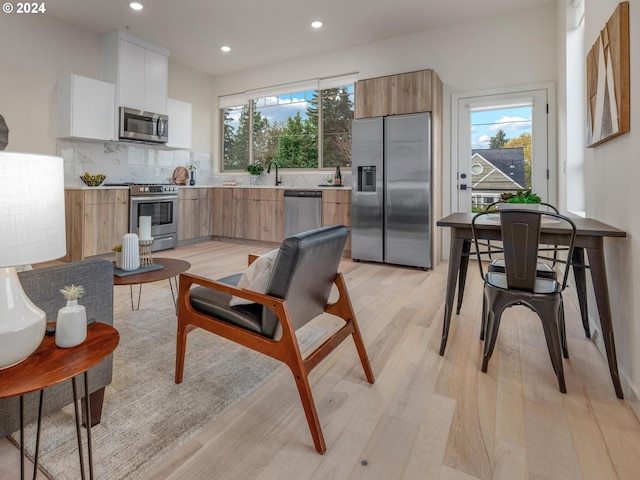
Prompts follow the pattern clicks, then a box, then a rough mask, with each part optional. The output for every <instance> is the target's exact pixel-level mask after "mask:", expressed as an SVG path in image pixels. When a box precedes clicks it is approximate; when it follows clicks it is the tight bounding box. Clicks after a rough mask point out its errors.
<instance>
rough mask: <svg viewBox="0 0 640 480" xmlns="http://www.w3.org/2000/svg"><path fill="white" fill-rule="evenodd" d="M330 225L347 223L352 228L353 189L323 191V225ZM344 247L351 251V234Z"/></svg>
mask: <svg viewBox="0 0 640 480" xmlns="http://www.w3.org/2000/svg"><path fill="white" fill-rule="evenodd" d="M328 225H345V226H347V227H349V228H351V190H324V191H323V192H322V226H323V227H326V226H328ZM344 249H345V250H346V251H351V234H349V238H348V239H347V244H346V246H345V247H344Z"/></svg>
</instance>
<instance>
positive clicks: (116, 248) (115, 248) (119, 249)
mask: <svg viewBox="0 0 640 480" xmlns="http://www.w3.org/2000/svg"><path fill="white" fill-rule="evenodd" d="M111 251H112V252H116V268H120V267H121V266H122V244H118V245H114V246H113V247H111Z"/></svg>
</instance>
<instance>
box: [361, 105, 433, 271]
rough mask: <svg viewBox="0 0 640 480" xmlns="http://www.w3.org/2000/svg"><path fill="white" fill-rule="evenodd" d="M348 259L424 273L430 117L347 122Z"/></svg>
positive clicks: (428, 211) (428, 212)
mask: <svg viewBox="0 0 640 480" xmlns="http://www.w3.org/2000/svg"><path fill="white" fill-rule="evenodd" d="M352 156H353V159H352V160H353V162H352V175H351V179H352V180H351V182H352V185H351V187H352V200H351V201H352V205H351V224H352V229H351V256H352V258H353V259H354V260H369V261H374V262H386V263H393V264H398V265H409V266H415V267H421V268H424V269H430V268H431V267H432V259H431V242H432V234H433V232H432V231H431V230H432V228H431V216H432V201H431V192H432V187H431V113H418V114H410V115H394V116H389V117H377V118H367V119H362V120H354V121H353V129H352Z"/></svg>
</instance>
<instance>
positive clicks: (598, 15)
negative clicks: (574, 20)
mask: <svg viewBox="0 0 640 480" xmlns="http://www.w3.org/2000/svg"><path fill="white" fill-rule="evenodd" d="M630 3H631V5H630V9H629V10H630V21H629V23H630V52H631V55H630V56H631V131H630V132H629V133H625V134H623V135H621V136H619V137H617V138H614V139H613V140H610V141H608V142H605V143H603V144H602V145H600V146H598V147H595V148H588V149H585V189H586V214H587V216H588V217H593V218H596V219H598V220H600V221H602V222H605V223H608V224H609V225H613V226H614V227H617V228H620V229H622V230H625V231H626V232H627V238H626V239H624V240H606V241H605V259H606V262H607V274H608V279H609V293H610V295H611V309H612V312H613V320H614V322H613V323H614V329H615V340H616V347H617V350H618V352H617V353H618V367H619V369H620V373H621V375H622V378H623V386H630V387H631V390H632V392H630V391H628V390H625V395H626V397H627V399H628V400H629V401H631V402H632V405H633V406H634V409H635V411H636V414H638V415H639V416H640V404H639V402H638V395H639V393H640V325H639V323H638V318H639V317H640V255H637V254H638V252H640V242H639V240H638V239H640V222H639V221H638V218H640V215H639V214H638V201H636V199H635V192H636V191H637V190H638V179H639V178H640V161H639V157H638V152H639V151H640V124H639V123H638V119H639V118H640V102H638V101H637V98H638V96H639V95H640V64H639V63H638V62H634V59H637V58H638V53H639V52H640V35H635V33H637V32H638V31H640V9H639V8H638V4H637V2H630ZM617 6H618V0H586V23H585V46H586V49H587V50H589V49H590V48H591V45H593V43H594V42H595V40H596V38H597V36H598V34H599V32H600V30H601V29H602V28H603V27H604V25H605V23H606V22H607V20H608V19H609V17H610V16H611V14H612V13H613V12H614V10H615V8H616V7H617ZM583 145H584V144H583ZM590 307H591V312H595V311H596V309H595V306H594V305H590ZM596 324H597V322H596ZM625 380H626V382H625ZM627 383H628V384H629V385H625V384H627Z"/></svg>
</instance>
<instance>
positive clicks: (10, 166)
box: [0, 152, 67, 267]
mask: <svg viewBox="0 0 640 480" xmlns="http://www.w3.org/2000/svg"><path fill="white" fill-rule="evenodd" d="M0 205H1V206H2V208H0V232H2V234H1V235H0V267H9V266H16V265H25V264H32V263H40V262H46V261H49V260H55V259H58V258H60V257H63V256H64V255H65V254H66V251H67V248H66V238H65V217H64V169H63V160H62V158H60V157H54V156H47V155H34V154H30V153H15V152H0Z"/></svg>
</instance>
